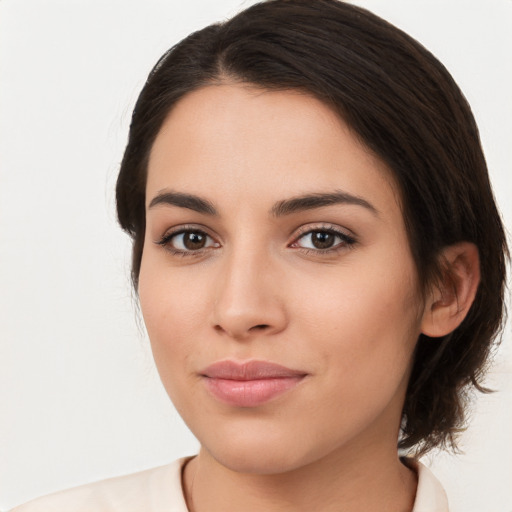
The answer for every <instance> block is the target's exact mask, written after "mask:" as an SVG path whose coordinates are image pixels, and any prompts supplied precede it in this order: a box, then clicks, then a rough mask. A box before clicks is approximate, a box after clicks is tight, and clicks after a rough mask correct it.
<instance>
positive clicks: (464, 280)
mask: <svg viewBox="0 0 512 512" xmlns="http://www.w3.org/2000/svg"><path fill="white" fill-rule="evenodd" d="M440 258H441V264H442V265H443V273H442V278H441V280H440V281H439V282H437V283H435V284H434V286H433V287H432V291H431V293H430V296H429V297H428V298H427V301H426V304H425V309H424V313H423V318H422V323H421V332H422V333H423V334H425V335H427V336H430V337H433V338H437V337H440V336H445V335H447V334H449V333H451V332H453V331H454V330H455V329H456V328H457V327H458V326H459V325H460V324H461V323H462V321H463V320H464V318H465V317H466V315H467V313H468V311H469V308H470V307H471V305H472V304H473V301H474V299H475V296H476V292H477V290H478V285H479V283H480V258H479V255H478V249H477V247H476V245H475V244H472V243H470V242H459V243H457V244H454V245H450V246H448V247H446V248H444V249H443V251H442V252H441V254H440Z"/></svg>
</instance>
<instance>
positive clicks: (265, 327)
mask: <svg viewBox="0 0 512 512" xmlns="http://www.w3.org/2000/svg"><path fill="white" fill-rule="evenodd" d="M268 327H270V326H269V325H267V324H260V325H255V326H253V327H251V329H250V330H253V329H254V330H258V331H262V330H263V329H267V328H268Z"/></svg>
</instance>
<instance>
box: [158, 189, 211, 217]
mask: <svg viewBox="0 0 512 512" xmlns="http://www.w3.org/2000/svg"><path fill="white" fill-rule="evenodd" d="M159 204H167V205H171V206H178V207H180V208H187V209H189V210H194V211H195V212H198V213H203V214H205V215H213V216H215V215H218V213H217V210H216V209H215V207H214V206H213V204H212V203H210V201H208V200H207V199H203V198H201V197H199V196H195V195H193V194H184V193H182V192H171V191H169V192H160V193H158V194H157V195H156V196H155V197H154V198H153V199H152V200H151V203H149V209H151V208H154V207H155V206H157V205H159Z"/></svg>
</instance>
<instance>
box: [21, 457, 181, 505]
mask: <svg viewBox="0 0 512 512" xmlns="http://www.w3.org/2000/svg"><path fill="white" fill-rule="evenodd" d="M187 460H188V459H187V458H185V459H179V460H176V461H174V462H173V463H171V464H167V465H165V466H160V467H156V468H152V469H148V470H145V471H140V472H138V473H133V474H130V475H125V476H119V477H115V478H109V479H107V480H101V481H99V482H94V483H91V484H86V485H81V486H79V487H74V488H72V489H69V490H66V491H61V492H57V493H53V494H49V495H47V496H43V497H41V498H37V499H35V500H33V501H30V502H28V503H26V504H24V505H21V506H19V507H16V508H15V509H13V510H12V511H11V512H48V511H52V512H90V511H91V510H94V511H95V512H121V511H122V512H140V511H141V510H144V511H145V512H161V511H162V510H167V511H169V512H186V511H187V508H186V505H185V501H184V498H183V492H182V488H181V469H182V467H183V465H184V464H185V462H186V461H187Z"/></svg>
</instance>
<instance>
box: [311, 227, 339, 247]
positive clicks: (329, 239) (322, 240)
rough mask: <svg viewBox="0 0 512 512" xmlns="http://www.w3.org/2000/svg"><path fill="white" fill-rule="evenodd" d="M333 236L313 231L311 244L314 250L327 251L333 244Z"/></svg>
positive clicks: (325, 232) (324, 232)
mask: <svg viewBox="0 0 512 512" xmlns="http://www.w3.org/2000/svg"><path fill="white" fill-rule="evenodd" d="M334 240H335V235H333V234H332V233H328V232H327V231H313V232H312V233H311V242H312V243H313V246H314V247H315V248H316V249H328V248H329V247H332V246H333V244H334Z"/></svg>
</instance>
